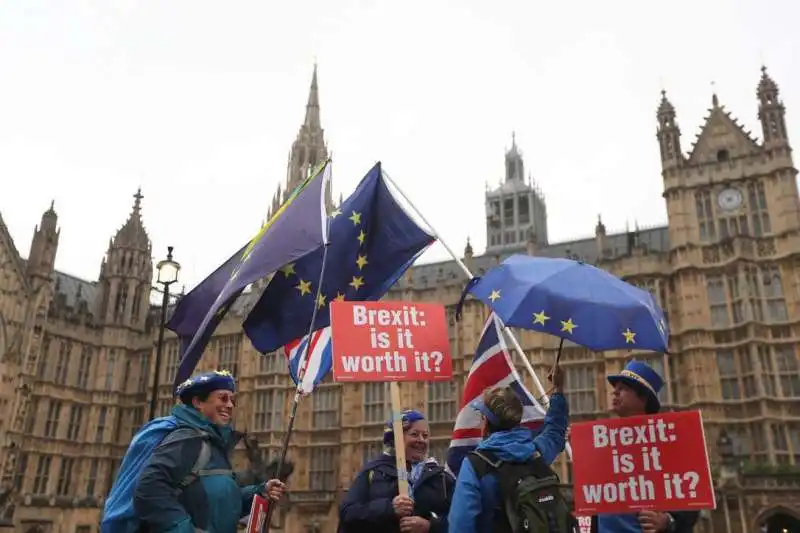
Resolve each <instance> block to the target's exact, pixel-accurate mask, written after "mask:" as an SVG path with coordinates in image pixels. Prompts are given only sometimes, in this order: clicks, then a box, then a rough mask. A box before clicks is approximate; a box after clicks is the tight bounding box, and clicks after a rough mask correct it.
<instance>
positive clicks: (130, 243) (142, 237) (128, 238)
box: [112, 187, 150, 250]
mask: <svg viewBox="0 0 800 533" xmlns="http://www.w3.org/2000/svg"><path fill="white" fill-rule="evenodd" d="M142 198H144V196H142V189H141V187H140V188H139V189H138V190H137V191H136V194H134V195H133V199H134V200H133V211H131V214H130V216H128V220H127V221H126V222H125V224H124V225H123V226H122V227H121V228H120V229H119V231H117V234H116V236H115V237H114V239H113V241H112V246H124V247H130V248H135V249H137V250H149V249H150V238H149V237H148V236H147V231H146V230H145V229H144V224H143V223H142Z"/></svg>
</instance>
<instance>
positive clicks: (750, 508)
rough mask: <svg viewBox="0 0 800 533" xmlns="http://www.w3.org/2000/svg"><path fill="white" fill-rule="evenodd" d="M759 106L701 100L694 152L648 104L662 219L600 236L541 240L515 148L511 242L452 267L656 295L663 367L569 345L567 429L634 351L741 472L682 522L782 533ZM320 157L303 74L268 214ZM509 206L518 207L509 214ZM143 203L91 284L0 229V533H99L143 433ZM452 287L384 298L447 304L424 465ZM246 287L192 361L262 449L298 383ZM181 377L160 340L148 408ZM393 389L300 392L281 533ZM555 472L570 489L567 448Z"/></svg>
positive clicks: (546, 343)
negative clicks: (572, 279) (270, 341)
mask: <svg viewBox="0 0 800 533" xmlns="http://www.w3.org/2000/svg"><path fill="white" fill-rule="evenodd" d="M757 93H758V94H757V96H758V102H757V103H758V116H759V119H760V121H761V123H762V129H763V138H764V140H763V141H761V142H757V141H756V140H754V139H753V138H752V137H751V136H750V135H749V134H748V133H746V132H745V131H744V130H743V129H742V128H741V127H740V126H739V125H738V124H737V123H736V121H735V119H733V118H732V117H731V115H730V114H729V113H728V112H727V111H726V110H725V108H724V106H722V105H720V104H719V101H718V98H717V97H716V96H714V97H713V99H712V107H711V109H710V110H709V115H708V117H707V119H706V122H705V125H704V126H703V128H702V129H701V132H700V134H699V136H698V139H697V142H696V143H695V145H694V147H693V148H692V150H691V151H690V153H689V154H688V155H687V154H686V153H685V152H684V151H683V150H682V149H681V137H680V130H679V128H678V123H677V120H676V113H675V110H674V108H673V106H672V105H671V104H670V102H669V101H668V100H667V98H666V95H664V96H663V98H662V101H661V104H660V106H659V108H658V112H657V121H658V130H657V138H658V143H659V146H660V148H661V158H662V165H663V173H662V175H663V182H664V188H663V196H664V198H665V200H666V202H667V211H668V216H669V223H668V225H667V226H666V227H657V228H649V229H636V230H633V231H627V232H624V233H619V234H608V233H607V232H606V230H605V227H604V225H603V224H602V222H601V221H599V220H598V224H597V227H596V230H595V237H594V238H591V239H585V240H579V241H573V242H567V243H557V244H549V243H548V241H547V230H546V219H545V221H544V222H542V218H541V215H540V213H546V208H545V205H544V198H543V197H542V196H541V194H540V193H539V192H538V191H537V190H536V188H535V186H534V185H533V184H532V182H531V181H530V180H529V181H528V183H525V181H524V179H522V176H523V174H522V169H523V166H522V156H521V154H520V153H519V151H518V150H517V147H516V142H515V143H513V146H512V149H511V150H510V151H509V154H508V155H507V157H506V163H507V164H506V167H507V168H506V170H507V173H506V174H507V176H506V183H508V182H509V180H513V183H512V185H513V187H506V186H505V185H506V184H504V185H501V189H502V190H496V191H490V192H487V213H486V216H487V242H491V241H490V240H489V239H488V237H489V234H490V233H491V232H492V231H495V232H496V231H497V228H498V226H497V225H496V224H495V222H494V219H493V217H494V218H497V217H500V220H501V222H500V226H499V227H500V228H501V229H502V232H506V231H509V232H513V233H514V235H516V237H514V238H513V239H509V242H504V237H502V235H503V234H504V233H498V235H500V237H499V238H495V241H494V244H493V245H492V244H490V246H489V248H490V249H491V250H490V252H489V253H486V254H483V255H475V254H474V252H473V250H472V247H471V245H469V243H468V244H467V247H466V248H465V250H464V254H463V258H462V260H463V264H464V266H466V267H467V268H468V269H469V270H470V271H471V272H472V273H474V274H475V275H480V274H481V273H483V272H485V271H486V270H487V269H488V268H490V267H491V266H492V265H494V264H496V263H497V262H499V261H501V260H502V259H503V258H504V257H506V256H507V255H508V254H510V253H519V252H523V253H529V254H535V255H541V256H549V257H556V256H560V257H564V256H567V257H572V258H577V259H580V260H583V261H586V262H591V263H594V264H597V265H599V266H601V267H603V268H606V269H608V270H609V271H611V272H613V273H615V274H617V275H619V276H622V277H624V278H625V279H627V280H629V281H631V282H632V283H635V284H637V285H639V286H641V287H644V288H646V289H648V290H650V291H652V293H653V294H654V295H655V297H656V298H657V299H658V301H659V303H660V304H661V306H662V307H663V308H664V309H665V311H666V313H667V315H668V319H669V323H670V328H671V332H672V351H673V352H674V353H673V355H671V356H669V357H661V356H654V355H653V354H649V353H637V352H624V353H623V352H607V353H602V354H601V353H593V352H590V351H588V350H586V349H583V348H580V347H578V346H574V345H572V346H570V345H567V346H566V348H565V350H566V352H565V353H564V355H563V356H562V359H561V360H562V365H563V368H564V371H565V372H566V390H567V395H568V398H569V401H570V408H571V411H572V415H573V420H587V419H592V418H597V417H601V416H603V415H604V413H605V412H606V409H607V404H606V398H607V395H608V391H607V387H606V384H605V381H604V377H603V376H604V375H605V374H607V373H610V372H615V371H618V370H620V369H621V367H622V366H623V365H624V364H625V362H626V361H627V360H628V359H630V358H631V357H632V356H636V357H638V358H643V359H647V360H648V361H650V362H651V363H652V364H653V365H654V366H655V367H656V368H658V369H660V370H661V371H662V372H663V374H664V375H665V376H666V387H665V389H664V391H663V392H662V401H663V403H664V404H665V405H666V406H668V407H673V408H699V409H702V410H703V414H704V419H705V424H706V432H707V440H708V442H709V454H710V456H711V459H712V462H713V463H714V465H715V466H714V469H715V472H716V471H717V470H719V469H718V468H717V465H716V463H717V459H716V458H717V450H716V447H715V444H714V443H715V441H716V438H717V435H718V434H719V432H720V430H721V429H723V428H724V429H725V430H726V432H727V433H728V434H729V435H731V436H732V438H733V441H734V455H735V459H736V461H737V462H738V463H739V467H738V468H736V469H734V470H733V472H734V474H732V475H728V476H719V477H720V481H719V483H720V487H719V495H720V497H719V505H718V509H717V510H716V511H713V512H710V513H704V516H703V518H702V519H701V522H700V524H699V525H698V527H697V531H707V532H711V531H720V532H722V531H736V532H743V533H744V532H757V531H760V529H759V528H760V526H762V525H768V526H769V528H770V529H769V531H770V532H771V531H772V530H774V531H777V532H780V531H781V528H782V527H785V526H782V525H781V524H787V523H788V522H785V521H784V522H782V520H785V519H787V517H790V516H793V517H794V518H795V519H800V516H798V514H797V509H800V373H799V372H798V355H797V344H798V337H800V198H798V190H797V185H796V177H795V175H796V173H797V171H796V169H795V167H794V164H793V161H792V157H791V149H790V145H789V140H788V138H787V135H786V126H785V118H784V113H785V111H784V108H783V105H782V103H781V102H780V100H779V96H778V87H777V85H776V84H775V83H774V82H773V81H772V79H771V78H770V77H769V76H768V75H767V74H766V71H765V72H764V74H763V76H762V78H761V80H760V82H759V84H758V91H757ZM327 156H328V151H327V146H326V144H325V141H324V135H323V131H322V127H321V120H320V110H319V94H318V86H317V76H316V69H315V71H314V75H313V79H312V84H311V91H310V94H309V101H308V105H307V108H306V118H305V121H304V122H303V125H302V126H301V128H300V131H299V132H298V136H297V139H296V141H295V143H294V144H293V146H292V152H291V155H290V157H289V170H288V172H287V183H286V184H285V186H283V187H282V188H281V189H280V190H279V191H278V192H277V193H276V197H275V200H274V202H273V204H272V205H271V206H270V208H269V211H270V212H274V211H275V210H276V209H277V207H278V206H279V205H280V203H281V201H282V200H283V198H284V194H285V192H286V191H291V190H292V189H293V188H294V186H295V185H296V184H297V182H298V180H300V179H302V177H304V176H305V175H307V173H308V169H309V168H312V167H313V166H314V165H316V164H318V163H320V162H321V161H323V160H324V159H325V158H326V157H327ZM509 176H510V177H509ZM504 187H505V188H504ZM506 189H508V190H506ZM512 189H513V190H512ZM504 191H505V192H504ZM509 191H510V192H511V193H513V194H506V193H508V192H509ZM499 193H502V194H499ZM501 196H502V199H503V200H505V199H508V198H513V199H515V200H516V201H514V202H512V203H511V204H510V205H511V209H512V211H511V212H510V214H509V216H508V217H505V214H503V213H502V212H501V213H496V211H497V209H496V208H495V206H494V204H493V201H494V200H495V199H496V198H498V197H501ZM520 199H526V200H527V202H526V205H527V208H526V207H524V206H523V207H519V206H520V205H521V200H520ZM141 200H142V196H141V194H139V193H137V194H136V195H135V200H134V207H133V211H132V213H131V215H130V216H129V217H128V220H127V221H126V222H125V224H124V226H123V227H122V228H121V229H120V230H119V231H118V232H117V234H116V236H115V237H114V238H113V239H111V241H110V243H109V247H108V250H107V251H106V254H105V258H104V259H103V261H102V264H101V268H100V274H99V276H98V280H97V281H85V280H81V279H77V278H74V277H72V276H69V275H66V274H63V273H61V272H58V271H57V270H55V257H56V251H57V247H58V236H59V229H58V228H57V216H56V213H55V211H54V209H53V207H52V206H51V208H50V209H49V210H48V211H47V212H45V214H44V215H43V217H42V221H41V224H40V225H39V226H38V227H37V228H36V231H35V234H34V238H33V241H32V243H31V248H30V253H29V257H28V259H27V260H23V259H21V257H20V254H19V252H18V249H17V248H16V247H15V245H14V242H13V240H12V239H11V236H10V235H9V234H8V231H7V230H6V227H5V225H4V224H2V218H0V378H1V379H2V381H0V445H2V450H1V451H0V468H1V470H0V473H1V474H0V475H2V478H0V482H1V483H2V485H1V487H2V489H1V490H0V516H2V517H3V518H4V519H5V524H7V528H8V529H9V530H10V531H17V532H20V533H24V532H29V531H41V532H46V533H50V532H52V533H56V532H63V533H73V532H76V533H90V532H95V531H97V523H98V520H99V511H100V507H101V506H102V502H103V496H104V495H105V494H106V493H107V491H108V488H109V485H110V483H111V480H112V476H113V473H114V471H115V469H116V467H117V466H118V464H119V460H120V458H121V456H122V454H123V453H124V451H125V448H126V445H127V443H128V441H129V440H130V437H131V435H132V434H133V433H134V432H135V430H136V428H137V427H139V426H140V425H141V424H142V423H143V421H144V420H145V417H146V411H147V402H148V396H149V394H148V391H149V390H150V389H151V385H150V376H151V375H152V374H153V372H152V370H153V368H152V364H153V358H152V357H151V355H152V353H153V348H154V343H155V339H156V335H157V324H158V309H155V308H153V307H152V306H149V305H148V301H149V291H150V283H151V279H152V268H153V265H152V259H151V256H152V251H151V249H150V242H149V239H148V237H147V233H146V231H145V229H144V225H143V223H142V218H141ZM500 205H503V208H505V205H504V204H502V203H501V204H500ZM523 211H525V212H526V213H527V214H523ZM503 217H505V218H503ZM504 220H505V222H504ZM520 232H523V233H522V235H523V236H524V242H523V239H522V238H520V237H519V235H520ZM179 250H180V248H178V249H177V252H176V258H178V259H179V258H180V254H179ZM465 281H466V276H465V274H464V272H463V270H462V268H461V267H460V266H459V265H458V264H456V263H455V262H453V261H446V262H439V263H432V264H425V265H419V266H416V267H414V268H412V269H411V270H410V271H409V272H408V273H407V275H406V276H405V277H404V278H403V279H402V280H401V281H400V282H399V283H398V284H397V285H396V286H395V287H394V289H393V290H392V293H391V294H390V296H389V297H390V298H394V299H405V300H416V301H431V302H441V303H444V304H445V305H446V306H447V309H448V315H449V319H450V340H451V344H452V350H453V354H454V372H455V376H456V377H455V379H454V380H453V381H452V382H447V383H436V384H429V385H425V384H421V383H420V384H404V385H402V387H401V389H402V397H403V401H404V403H405V404H406V405H407V406H409V407H415V408H418V409H422V410H424V411H425V412H426V413H427V415H428V417H429V419H430V421H431V426H432V431H433V435H434V439H433V442H432V446H431V449H432V455H434V456H436V457H439V458H440V459H441V458H443V457H444V455H445V452H446V448H447V445H448V443H449V434H450V431H451V429H452V424H453V420H454V418H455V415H456V412H457V409H458V403H459V400H460V396H461V389H462V385H463V380H464V377H465V376H466V374H467V372H468V370H469V361H470V360H471V356H472V352H473V350H474V348H475V346H476V344H477V341H478V336H479V335H480V332H481V329H482V326H483V323H484V320H485V319H486V316H487V311H486V308H485V307H484V306H482V305H480V304H478V303H476V302H475V301H467V302H466V305H465V307H464V311H463V317H462V319H461V320H460V321H458V322H456V321H455V317H454V307H455V304H456V302H457V301H458V298H459V296H460V294H461V290H462V288H463V286H464V283H465ZM257 292H258V291H257V290H255V291H253V292H250V293H246V294H244V295H243V296H242V297H241V298H240V299H239V301H238V302H237V303H236V305H235V306H234V308H233V310H232V312H231V313H230V314H229V316H228V317H227V318H226V319H225V320H224V321H223V322H222V324H220V326H219V328H218V329H217V331H216V333H215V335H214V338H213V340H212V341H211V343H210V344H209V347H208V350H207V352H206V354H205V356H204V359H203V361H202V368H203V369H206V368H226V369H228V370H230V371H232V372H233V373H234V374H235V375H237V376H238V378H239V388H240V392H239V399H238V407H237V416H236V419H237V422H236V423H237V427H238V428H239V429H240V430H246V431H248V432H249V433H250V434H251V435H252V436H254V437H256V438H257V439H258V440H259V442H260V446H261V447H262V449H263V450H264V452H265V453H267V454H269V455H270V456H273V455H275V454H277V451H278V450H279V448H280V444H281V439H282V437H283V428H284V426H285V421H286V414H287V410H288V408H289V402H290V400H291V393H292V387H291V385H290V381H289V379H288V378H287V376H286V369H285V363H284V359H283V356H282V355H280V354H270V355H267V356H260V355H258V354H257V353H256V352H255V351H254V350H253V348H252V347H251V346H250V343H249V342H248V341H247V339H246V337H245V336H244V335H243V334H242V331H241V320H242V316H243V315H244V314H245V313H246V312H247V310H248V309H249V307H250V306H251V305H252V304H253V303H254V301H255V298H256V297H257ZM518 338H519V340H520V342H521V344H522V346H523V348H524V350H525V352H526V355H527V356H528V357H529V359H530V361H531V363H532V364H533V366H534V368H535V369H536V371H537V373H538V374H539V376H540V378H541V379H542V381H544V376H545V375H546V373H547V371H548V370H549V366H550V365H551V364H552V362H553V361H554V357H555V350H556V347H557V341H556V339H554V338H551V337H546V336H542V335H540V334H535V333H532V332H518ZM567 344H568V343H567ZM177 364H178V345H177V342H176V340H175V338H174V337H173V336H171V335H169V334H168V335H167V340H166V344H165V349H164V358H163V361H162V365H163V366H162V368H161V369H160V370H161V371H160V374H161V376H162V377H161V378H160V379H159V381H160V382H161V383H160V384H159V412H160V413H166V412H167V411H168V409H169V408H170V406H171V405H172V402H173V400H172V397H171V394H170V388H171V382H172V376H173V375H174V372H175V370H176V368H177ZM520 368H521V365H520ZM522 373H523V375H524V370H522ZM528 385H529V387H531V390H534V391H535V389H534V388H533V385H532V383H530V382H529V383H528ZM387 391H388V388H387V386H385V385H384V384H358V385H348V386H340V385H336V384H333V383H330V382H326V383H324V384H322V385H321V386H320V387H319V389H318V390H317V391H315V392H314V393H313V394H312V395H311V396H310V397H308V398H306V399H304V401H303V402H302V403H301V405H300V407H299V411H298V415H297V423H296V432H295V434H294V437H293V439H292V444H291V447H290V458H291V459H292V460H293V461H294V462H295V463H296V469H295V472H294V474H293V476H292V479H291V487H292V492H291V495H290V498H289V499H288V501H287V502H286V503H285V504H284V505H283V506H282V508H281V510H280V512H279V513H278V515H277V516H276V517H275V522H276V523H277V525H278V526H279V528H278V529H280V530H282V531H286V532H288V533H312V532H315V531H316V532H319V533H333V532H334V531H335V528H336V508H337V501H338V499H339V498H340V496H341V494H342V492H343V490H345V489H346V487H347V486H348V484H349V482H350V480H351V479H352V478H353V476H354V474H355V473H356V472H357V471H358V469H359V468H360V466H361V464H362V462H363V460H364V459H365V458H367V457H369V456H370V455H372V454H373V453H375V452H376V451H377V450H378V449H379V442H380V440H381V436H382V431H383V430H382V424H383V422H384V421H385V419H386V418H387V417H388V415H389V409H388V402H389V395H388V392H387ZM244 461H245V452H244V450H240V451H237V456H236V462H237V464H238V465H241V464H242V463H243V462H244ZM558 469H559V470H560V472H561V474H562V477H563V479H565V480H569V479H570V474H571V471H570V464H569V463H568V462H567V461H566V460H565V458H564V457H562V459H561V460H560V461H559V463H558Z"/></svg>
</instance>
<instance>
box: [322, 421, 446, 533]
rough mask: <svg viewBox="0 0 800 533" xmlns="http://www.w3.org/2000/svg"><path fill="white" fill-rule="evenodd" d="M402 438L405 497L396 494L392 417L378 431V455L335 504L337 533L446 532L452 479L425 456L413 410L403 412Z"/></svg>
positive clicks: (422, 428)
mask: <svg viewBox="0 0 800 533" xmlns="http://www.w3.org/2000/svg"><path fill="white" fill-rule="evenodd" d="M402 421H403V442H404V444H405V453H406V462H407V469H408V483H409V495H408V496H400V495H399V494H398V479H397V462H396V453H395V449H394V429H393V426H392V421H391V420H390V421H389V422H387V423H386V427H385V429H384V433H383V448H384V449H383V453H382V454H381V455H380V457H377V458H376V459H374V460H372V461H369V462H368V463H367V464H366V465H364V467H363V468H362V469H361V472H359V473H358V475H357V476H356V477H355V479H354V480H353V483H352V485H351V486H350V489H349V490H348V491H347V493H346V494H345V496H344V498H343V500H342V503H341V505H340V507H339V529H338V533H373V532H375V533H447V513H448V511H449V509H450V500H451V499H452V495H453V489H454V485H455V480H454V479H453V477H452V476H451V475H450V474H449V473H448V472H447V471H445V469H444V467H442V466H441V465H439V464H438V463H437V461H436V460H435V459H433V458H431V457H428V439H429V437H430V433H429V428H428V423H427V422H426V421H425V417H424V416H423V415H422V413H420V412H419V411H415V410H412V409H408V410H405V411H403V414H402Z"/></svg>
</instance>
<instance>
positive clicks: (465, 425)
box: [447, 313, 545, 476]
mask: <svg viewBox="0 0 800 533" xmlns="http://www.w3.org/2000/svg"><path fill="white" fill-rule="evenodd" d="M498 387H511V388H512V389H514V391H515V392H516V393H517V396H519V398H520V400H522V404H523V407H524V412H523V415H522V425H524V426H526V427H529V428H531V429H538V428H539V427H541V425H542V423H543V421H544V416H545V410H544V409H543V408H542V406H541V405H540V404H539V402H538V401H537V400H536V398H535V397H534V396H533V394H531V393H530V391H529V390H528V389H527V388H526V387H525V385H524V383H523V381H522V379H521V377H520V375H519V373H518V372H517V369H516V368H515V367H514V364H513V363H512V362H511V355H510V352H509V350H508V347H507V346H506V343H505V339H504V338H503V333H502V327H501V325H500V322H499V320H498V319H497V317H496V316H495V315H494V313H492V314H491V315H490V316H489V319H488V320H487V321H486V325H485V326H484V327H483V333H482V334H481V338H480V340H479V341H478V347H477V349H476V350H475V356H474V357H473V358H472V366H471V367H470V370H469V374H468V375H467V380H466V382H465V384H464V394H463V397H462V400H461V409H460V411H459V413H458V416H457V417H456V423H455V427H454V428H453V436H452V440H451V441H450V448H449V449H448V451H447V468H448V469H449V470H450V471H451V472H452V473H453V475H456V476H457V475H458V471H459V469H460V468H461V463H462V461H463V460H464V458H465V457H466V456H467V454H468V453H469V452H470V451H472V450H474V449H475V447H476V446H477V445H478V443H479V442H480V441H481V440H482V435H481V415H480V413H479V412H478V411H476V410H475V409H474V408H473V407H471V406H470V403H471V402H472V401H474V400H480V399H481V398H482V397H483V394H484V392H486V391H487V390H491V389H495V388H498Z"/></svg>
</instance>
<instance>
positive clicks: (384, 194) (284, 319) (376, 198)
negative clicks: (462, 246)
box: [243, 163, 435, 380]
mask: <svg viewBox="0 0 800 533" xmlns="http://www.w3.org/2000/svg"><path fill="white" fill-rule="evenodd" d="M329 232H330V244H329V245H328V246H327V248H328V249H327V254H328V255H327V258H326V266H325V272H324V273H321V268H322V254H323V253H324V252H325V251H324V250H323V249H319V250H316V251H315V252H313V253H310V254H308V255H307V256H305V257H303V258H302V259H300V260H298V261H296V262H294V263H289V264H286V265H285V266H284V267H283V268H282V269H281V270H280V271H279V272H276V274H275V276H274V277H273V278H272V280H271V281H270V283H269V285H268V286H267V287H266V289H265V290H264V292H263V293H262V295H261V298H260V299H259V301H258V302H257V303H256V305H255V307H253V309H252V310H251V311H250V314H249V316H248V317H247V319H246V320H245V322H244V324H243V327H244V330H245V333H246V334H247V336H248V337H249V338H250V340H251V342H252V343H253V346H254V347H255V348H256V349H257V350H258V351H259V352H261V353H267V352H270V351H273V350H276V349H278V348H279V347H281V346H285V345H287V344H290V343H293V342H298V343H299V341H298V339H304V338H305V337H306V335H308V331H309V325H310V322H311V318H312V313H313V311H314V307H315V306H316V307H317V315H316V320H315V324H314V327H313V330H314V331H316V330H319V329H322V328H327V327H328V326H329V325H330V308H329V306H330V303H331V302H333V301H335V300H356V301H368V300H378V299H380V298H381V297H382V296H384V295H385V294H386V292H388V290H389V288H390V287H391V286H392V285H393V284H394V283H395V282H396V281H397V280H398V279H399V278H400V276H402V275H403V273H404V272H405V271H406V270H407V269H408V267H409V266H411V264H412V263H413V262H414V261H415V260H416V259H417V257H419V255H420V254H422V253H423V252H424V251H425V249H426V248H427V247H428V246H430V245H431V244H432V243H433V242H434V241H435V238H434V237H433V236H432V235H430V234H429V233H428V232H426V231H425V230H423V229H422V228H421V227H419V226H418V225H417V223H416V222H415V221H414V220H413V219H412V218H411V217H409V215H408V214H407V213H406V212H405V210H404V209H403V207H402V206H401V205H400V204H399V203H398V202H397V201H396V200H395V198H394V196H393V194H392V192H391V191H390V190H389V188H388V187H387V185H386V182H385V181H384V178H383V174H382V171H381V164H380V163H377V164H376V165H375V166H374V167H373V168H372V169H371V170H370V171H369V172H368V173H367V175H366V176H364V178H363V179H362V180H361V182H360V183H359V185H358V187H357V188H356V190H355V191H354V192H353V194H351V195H350V196H349V197H348V198H347V199H346V200H345V201H344V202H343V203H342V205H341V206H339V208H338V209H337V210H336V211H335V212H334V213H332V214H331V222H330V226H329ZM321 274H323V275H322V276H321ZM320 279H322V291H321V292H320V294H319V297H318V298H317V289H318V284H319V282H320ZM286 352H287V354H288V353H291V346H290V347H289V348H287V349H286ZM315 353H317V354H318V356H319V357H322V358H325V357H327V361H320V362H316V363H315V362H314V358H313V357H311V358H309V361H310V363H309V365H310V366H309V368H312V367H314V368H319V369H330V365H331V362H330V350H318V351H317V352H315ZM326 354H327V355H326ZM312 365H315V366H312ZM314 372H318V371H317V370H314ZM311 373H312V372H311V371H310V370H309V374H311ZM314 376H315V377H313V378H312V377H311V376H309V379H313V380H316V379H321V378H322V377H324V375H323V376H319V375H318V374H314ZM296 377H297V376H296V375H295V379H296Z"/></svg>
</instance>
